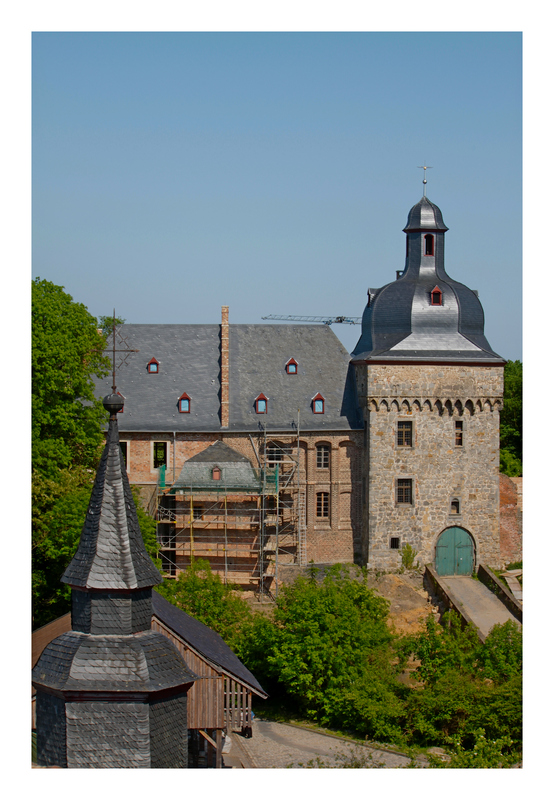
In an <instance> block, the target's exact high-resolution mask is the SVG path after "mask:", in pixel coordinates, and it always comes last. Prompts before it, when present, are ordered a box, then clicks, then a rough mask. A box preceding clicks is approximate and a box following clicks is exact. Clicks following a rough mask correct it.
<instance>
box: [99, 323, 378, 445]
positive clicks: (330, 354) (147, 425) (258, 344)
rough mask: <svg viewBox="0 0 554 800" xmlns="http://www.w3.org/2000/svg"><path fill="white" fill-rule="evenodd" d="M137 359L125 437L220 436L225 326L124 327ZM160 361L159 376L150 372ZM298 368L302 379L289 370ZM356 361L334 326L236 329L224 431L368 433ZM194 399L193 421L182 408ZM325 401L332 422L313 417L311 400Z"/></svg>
mask: <svg viewBox="0 0 554 800" xmlns="http://www.w3.org/2000/svg"><path fill="white" fill-rule="evenodd" d="M121 333H122V335H123V336H124V337H125V339H126V341H127V343H128V346H129V348H131V349H137V350H139V352H138V353H133V354H131V355H130V356H129V357H128V359H127V364H125V365H123V366H122V367H121V368H120V369H118V372H117V385H118V391H120V392H121V394H122V395H123V396H124V398H125V408H124V411H123V413H121V414H118V423H119V429H120V431H129V432H142V431H144V432H157V431H160V432H162V431H163V432H173V431H177V432H181V431H190V432H197V431H198V432H202V431H219V430H222V429H221V419H220V388H221V387H220V325H187V324H182V325H133V324H129V325H123V326H122V328H121ZM152 358H156V359H157V361H158V362H159V372H158V373H153V374H150V373H148V372H147V369H146V366H147V364H148V362H149V361H150V360H151V359H152ZM290 358H294V359H296V361H297V362H298V373H297V374H296V375H289V374H287V373H286V371H285V365H286V363H287V362H288V361H289V359H290ZM349 361H350V357H349V354H348V352H347V351H346V350H345V348H344V347H343V346H342V344H341V343H340V341H339V340H338V339H337V337H336V336H335V334H334V333H333V331H332V330H331V328H330V327H329V326H328V325H304V326H302V325H301V326H297V325H230V326H229V399H230V402H229V427H228V428H226V429H224V430H229V431H248V432H254V431H258V430H259V426H260V424H261V423H264V424H265V425H266V426H267V429H268V430H279V431H288V430H290V431H294V430H296V428H295V426H296V424H297V421H298V410H300V428H301V430H315V431H325V430H349V429H351V428H355V429H359V428H363V423H362V419H361V413H360V411H359V409H358V406H357V400H356V393H355V384H354V379H353V375H351V374H350V371H349ZM110 386H111V378H110V377H107V378H105V379H103V380H98V381H97V394H98V396H103V395H105V394H106V393H107V392H109V391H110ZM183 393H186V394H187V395H188V396H189V397H190V401H191V402H190V413H180V412H179V410H178V400H179V398H180V397H181V395H182V394H183ZM260 393H263V394H264V395H265V396H266V397H267V398H268V413H267V414H256V411H255V399H256V397H257V396H258V395H259V394H260ZM318 393H321V394H322V395H323V397H324V398H325V414H314V413H313V409H312V399H313V398H314V397H315V395H316V394H318Z"/></svg>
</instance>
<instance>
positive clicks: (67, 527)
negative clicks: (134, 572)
mask: <svg viewBox="0 0 554 800" xmlns="http://www.w3.org/2000/svg"><path fill="white" fill-rule="evenodd" d="M94 478H95V473H94V471H93V470H87V469H84V468H82V467H72V468H70V469H66V470H60V473H59V475H58V479H57V480H55V481H54V480H52V479H51V478H45V477H43V476H42V475H40V473H37V474H36V475H35V479H34V480H33V485H32V491H33V497H32V522H33V541H32V552H33V575H32V592H33V628H40V627H41V626H42V625H46V623H48V622H51V621H52V620H53V619H56V618H57V617H59V616H61V615H63V614H67V612H68V611H70V610H71V589H70V587H69V586H67V584H65V583H61V580H60V579H61V577H62V575H63V573H64V572H65V570H66V569H67V566H68V565H69V563H70V561H71V559H72V558H73V556H74V555H75V551H76V550H77V546H78V544H79V539H80V537H81V531H82V529H83V525H84V522H85V519H86V515H87V509H88V504H89V501H90V495H91V492H92V487H93V484H94ZM133 497H134V501H135V507H136V511H137V517H138V521H139V526H140V531H141V534H142V538H143V541H144V544H145V547H146V550H147V552H148V553H149V555H150V556H151V558H152V559H153V560H154V562H155V563H156V565H157V566H158V567H159V566H160V564H159V563H158V562H157V561H156V557H157V544H156V523H155V521H154V520H153V519H152V518H151V517H149V516H148V514H146V512H145V511H144V510H143V508H142V505H141V503H140V499H139V490H138V489H136V488H134V487H133Z"/></svg>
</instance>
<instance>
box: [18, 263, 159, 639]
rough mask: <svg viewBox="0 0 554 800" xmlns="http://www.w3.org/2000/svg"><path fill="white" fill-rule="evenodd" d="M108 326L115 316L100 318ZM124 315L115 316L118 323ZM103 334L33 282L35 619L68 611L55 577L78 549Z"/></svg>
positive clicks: (97, 431)
mask: <svg viewBox="0 0 554 800" xmlns="http://www.w3.org/2000/svg"><path fill="white" fill-rule="evenodd" d="M101 319H103V320H104V323H105V324H104V327H106V329H108V328H109V324H108V323H110V322H111V324H112V327H113V318H110V317H106V318H101ZM122 321H123V320H118V319H116V323H117V324H119V322H122ZM104 347H105V338H104V336H102V335H101V334H99V333H98V323H97V321H96V319H95V318H94V317H93V316H92V315H91V314H89V312H88V311H87V309H86V308H85V306H84V305H82V304H81V303H75V302H74V301H73V298H72V297H70V295H68V294H66V293H65V292H64V291H63V287H62V286H56V285H54V284H53V283H50V282H49V281H44V280H41V279H40V278H37V279H36V280H34V281H33V285H32V381H33V385H32V390H33V407H32V408H33V412H32V458H33V473H32V552H33V576H32V591H33V626H34V627H40V626H41V625H45V624H46V623H47V622H50V621H51V620H53V619H55V618H56V617H58V616H60V615H61V614H65V613H67V612H68V611H69V610H70V604H71V590H70V589H69V587H68V586H66V585H65V584H62V583H60V578H61V577H62V575H63V573H64V572H65V570H66V568H67V566H68V564H69V562H70V561H71V559H72V558H73V555H74V553H75V551H76V549H77V545H78V543H79V539H80V536H81V530H82V527H83V524H84V521H85V517H86V513H87V508H88V503H89V500H90V494H91V491H92V486H93V483H94V478H95V470H96V466H97V463H98V459H99V457H100V454H101V450H102V442H103V435H102V423H103V422H105V421H106V420H107V413H106V411H105V409H104V407H103V405H102V402H101V401H100V400H97V399H96V397H95V386H94V382H93V376H94V375H96V376H98V377H102V376H104V375H107V374H108V367H109V360H108V359H107V358H106V357H105V356H104ZM135 505H136V506H137V514H138V518H139V525H140V529H141V532H142V535H143V538H144V540H145V544H146V548H147V550H148V552H149V553H150V555H151V556H152V557H153V558H154V557H155V556H156V555H157V546H156V526H155V522H154V520H152V519H151V518H150V517H148V515H147V514H146V513H145V512H144V510H143V509H142V506H141V505H140V502H138V495H136V493H135Z"/></svg>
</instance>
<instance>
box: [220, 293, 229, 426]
mask: <svg viewBox="0 0 554 800" xmlns="http://www.w3.org/2000/svg"><path fill="white" fill-rule="evenodd" d="M221 427H222V428H228V427H229V306H221Z"/></svg>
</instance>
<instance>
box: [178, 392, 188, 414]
mask: <svg viewBox="0 0 554 800" xmlns="http://www.w3.org/2000/svg"><path fill="white" fill-rule="evenodd" d="M179 413H180V414H190V397H189V396H188V394H187V393H186V392H183V394H182V395H181V397H180V398H179Z"/></svg>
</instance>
